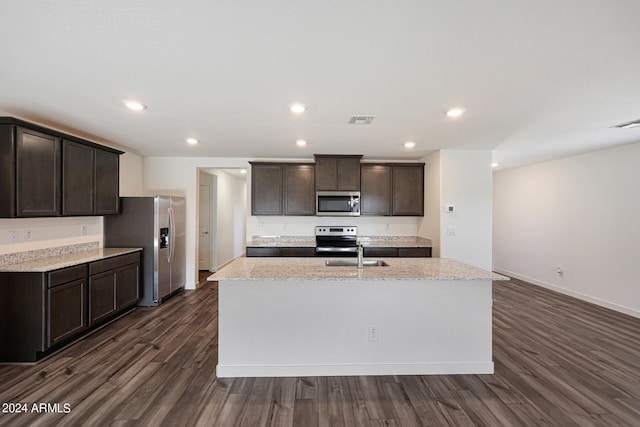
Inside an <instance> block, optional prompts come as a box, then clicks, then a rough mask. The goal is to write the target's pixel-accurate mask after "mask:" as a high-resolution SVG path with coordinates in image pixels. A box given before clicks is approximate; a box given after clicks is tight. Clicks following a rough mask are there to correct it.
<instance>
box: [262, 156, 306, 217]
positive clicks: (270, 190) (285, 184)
mask: <svg viewBox="0 0 640 427" xmlns="http://www.w3.org/2000/svg"><path fill="white" fill-rule="evenodd" d="M314 187H315V167H314V165H313V164H311V163H261V162H252V163H251V215H315V213H316V205H315V190H314Z"/></svg>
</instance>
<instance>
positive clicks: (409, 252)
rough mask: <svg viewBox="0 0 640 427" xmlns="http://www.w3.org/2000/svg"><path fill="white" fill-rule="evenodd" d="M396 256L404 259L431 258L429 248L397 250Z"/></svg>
mask: <svg viewBox="0 0 640 427" xmlns="http://www.w3.org/2000/svg"><path fill="white" fill-rule="evenodd" d="M398 256H399V257H405V258H431V248H398Z"/></svg>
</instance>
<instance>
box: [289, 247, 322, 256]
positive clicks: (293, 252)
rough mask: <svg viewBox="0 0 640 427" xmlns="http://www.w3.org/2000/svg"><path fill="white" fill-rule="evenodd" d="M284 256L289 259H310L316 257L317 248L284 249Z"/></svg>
mask: <svg viewBox="0 0 640 427" xmlns="http://www.w3.org/2000/svg"><path fill="white" fill-rule="evenodd" d="M282 256H289V257H310V256H316V248H315V247H313V248H305V247H299V248H282Z"/></svg>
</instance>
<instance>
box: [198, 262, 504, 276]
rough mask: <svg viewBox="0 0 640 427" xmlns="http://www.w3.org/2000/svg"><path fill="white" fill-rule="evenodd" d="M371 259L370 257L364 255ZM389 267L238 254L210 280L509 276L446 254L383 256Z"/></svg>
mask: <svg viewBox="0 0 640 427" xmlns="http://www.w3.org/2000/svg"><path fill="white" fill-rule="evenodd" d="M365 259H368V258H365ZM382 260H383V261H385V262H386V263H387V264H389V266H388V267H364V268H363V269H362V270H358V268H357V267H327V266H325V265H324V261H325V259H324V258H245V257H242V258H238V259H236V260H235V261H233V262H231V263H230V264H228V265H227V266H225V267H223V268H222V269H221V270H220V271H218V272H216V273H214V274H213V275H211V276H209V278H208V279H207V280H210V281H216V280H262V281H265V280H287V281H288V280H292V281H297V280H300V281H315V280H322V281H348V280H509V278H508V277H505V276H502V275H500V274H496V273H492V272H490V271H486V270H483V269H481V268H478V267H474V266H471V265H468V264H465V263H462V262H459V261H455V260H452V259H446V258H382Z"/></svg>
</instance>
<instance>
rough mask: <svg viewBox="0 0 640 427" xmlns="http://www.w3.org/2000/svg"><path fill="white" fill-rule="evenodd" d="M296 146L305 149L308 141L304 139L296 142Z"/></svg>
mask: <svg viewBox="0 0 640 427" xmlns="http://www.w3.org/2000/svg"><path fill="white" fill-rule="evenodd" d="M296 145H298V147H304V146H305V145H307V141H305V140H304V139H299V140H297V141H296Z"/></svg>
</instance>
